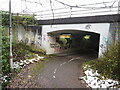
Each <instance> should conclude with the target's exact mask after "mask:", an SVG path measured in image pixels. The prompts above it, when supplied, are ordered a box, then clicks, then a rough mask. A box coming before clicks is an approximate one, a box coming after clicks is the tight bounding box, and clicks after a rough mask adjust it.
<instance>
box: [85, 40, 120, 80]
mask: <svg viewBox="0 0 120 90" xmlns="http://www.w3.org/2000/svg"><path fill="white" fill-rule="evenodd" d="M85 64H88V65H90V68H93V69H95V70H98V72H99V73H100V74H101V75H103V76H105V77H106V78H111V79H114V80H118V81H120V42H117V43H116V44H114V45H110V46H109V49H108V51H106V52H105V53H104V54H103V57H101V58H99V59H98V60H92V61H89V62H86V63H85Z"/></svg>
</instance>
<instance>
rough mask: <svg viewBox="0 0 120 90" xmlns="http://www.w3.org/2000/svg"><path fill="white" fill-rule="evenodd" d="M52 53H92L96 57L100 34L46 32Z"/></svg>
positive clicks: (64, 31) (66, 31) (75, 31)
mask: <svg viewBox="0 0 120 90" xmlns="http://www.w3.org/2000/svg"><path fill="white" fill-rule="evenodd" d="M48 37H49V45H50V48H51V50H53V53H58V54H59V53H85V54H89V53H94V54H96V55H97V56H98V53H99V41H100V34H98V33H94V32H87V31H82V30H59V31H52V32H48Z"/></svg>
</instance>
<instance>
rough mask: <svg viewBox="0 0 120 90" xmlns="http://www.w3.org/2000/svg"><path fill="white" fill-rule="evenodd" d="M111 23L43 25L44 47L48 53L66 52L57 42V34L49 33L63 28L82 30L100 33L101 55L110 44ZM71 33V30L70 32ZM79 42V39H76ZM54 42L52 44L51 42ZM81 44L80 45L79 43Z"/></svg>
mask: <svg viewBox="0 0 120 90" xmlns="http://www.w3.org/2000/svg"><path fill="white" fill-rule="evenodd" d="M109 29H110V24H109V23H88V24H65V25H43V26H42V47H43V48H44V49H45V50H46V52H47V54H53V53H60V52H64V51H63V50H62V49H61V48H59V44H58V43H57V42H56V36H54V35H53V36H52V37H51V36H49V35H48V33H50V32H54V31H62V30H68V31H69V30H73V31H74V30H80V31H86V32H91V33H92V32H93V33H97V34H100V40H99V56H101V55H102V52H104V51H105V49H106V47H107V44H108V35H109V34H108V33H109ZM68 33H69V32H68ZM76 42H77V41H76ZM51 43H52V44H51ZM78 46H80V45H78Z"/></svg>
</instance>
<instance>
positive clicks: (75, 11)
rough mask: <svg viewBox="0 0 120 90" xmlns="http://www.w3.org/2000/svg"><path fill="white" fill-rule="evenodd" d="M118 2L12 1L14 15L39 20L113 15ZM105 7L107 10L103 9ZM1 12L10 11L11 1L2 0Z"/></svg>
mask: <svg viewBox="0 0 120 90" xmlns="http://www.w3.org/2000/svg"><path fill="white" fill-rule="evenodd" d="M118 1H119V0H11V4H12V6H11V10H12V12H13V13H21V14H34V15H36V17H37V18H39V19H47V18H48V19H49V18H64V17H78V16H80V15H81V16H82V15H83V16H84V15H92V14H93V12H97V13H98V11H99V12H103V13H104V12H106V11H107V12H108V11H109V13H113V11H114V10H115V9H116V10H117V8H113V7H116V6H117V5H118ZM108 2H109V3H108ZM97 3H100V4H97ZM89 4H90V5H89ZM91 4H92V5H91ZM81 5H82V6H81ZM76 6H77V7H76ZM110 6H112V8H110ZM103 7H106V8H104V9H103ZM0 10H3V11H9V0H0ZM112 10H113V11H112ZM103 13H102V14H103ZM114 13H115V12H114ZM93 15H94V14H93Z"/></svg>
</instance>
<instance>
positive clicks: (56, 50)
mask: <svg viewBox="0 0 120 90" xmlns="http://www.w3.org/2000/svg"><path fill="white" fill-rule="evenodd" d="M54 52H62V49H60V48H54Z"/></svg>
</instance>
